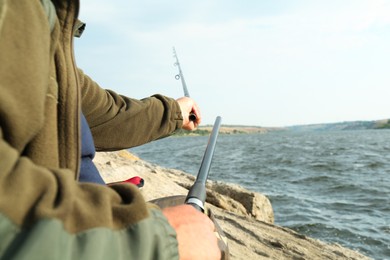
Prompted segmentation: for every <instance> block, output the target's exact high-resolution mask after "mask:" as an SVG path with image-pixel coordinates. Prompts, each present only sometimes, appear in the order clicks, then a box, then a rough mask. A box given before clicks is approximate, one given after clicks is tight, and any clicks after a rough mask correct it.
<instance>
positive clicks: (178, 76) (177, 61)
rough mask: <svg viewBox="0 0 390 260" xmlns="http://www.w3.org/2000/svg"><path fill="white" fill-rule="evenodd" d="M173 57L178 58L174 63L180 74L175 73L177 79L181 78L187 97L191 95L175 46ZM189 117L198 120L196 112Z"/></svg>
mask: <svg viewBox="0 0 390 260" xmlns="http://www.w3.org/2000/svg"><path fill="white" fill-rule="evenodd" d="M173 57H174V58H175V59H176V62H175V64H174V65H175V66H177V67H178V69H179V74H176V75H175V79H176V80H179V79H180V80H181V85H182V87H183V92H184V96H185V97H190V93H189V92H188V88H187V84H186V82H185V80H184V76H183V72H182V71H181V67H180V62H179V58H178V57H177V53H176V50H175V47H173ZM189 119H190V121H195V120H196V115H195V114H194V113H190V116H189Z"/></svg>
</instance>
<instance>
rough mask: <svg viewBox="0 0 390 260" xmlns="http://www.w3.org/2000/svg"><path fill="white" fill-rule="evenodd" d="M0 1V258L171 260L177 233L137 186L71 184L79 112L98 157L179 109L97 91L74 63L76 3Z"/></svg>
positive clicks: (172, 118)
mask: <svg viewBox="0 0 390 260" xmlns="http://www.w3.org/2000/svg"><path fill="white" fill-rule="evenodd" d="M52 2H53V3H54V6H55V9H54V8H52V10H55V12H54V13H56V15H57V17H58V20H56V23H55V26H54V29H52V30H51V28H50V25H49V20H48V12H47V11H46V12H45V11H44V9H43V6H42V3H41V1H40V0H0V259H177V258H178V251H177V250H178V249H177V240H176V234H175V232H174V230H173V229H172V227H171V226H169V224H168V222H167V220H166V218H165V217H164V216H163V215H162V213H161V211H159V210H157V209H152V208H151V207H149V206H148V205H147V203H145V201H144V199H143V197H142V196H141V194H140V192H139V191H138V189H137V188H135V186H134V187H133V186H130V185H116V186H111V187H110V188H109V187H105V186H101V185H95V184H88V183H84V184H81V183H78V182H77V178H78V168H79V163H80V113H81V111H83V113H84V114H85V116H86V118H87V120H88V122H89V125H90V127H91V131H92V134H93V137H94V141H95V144H96V147H97V149H98V150H115V149H122V148H127V147H131V146H135V145H140V144H143V143H145V142H148V141H151V140H154V139H158V138H161V137H163V136H166V135H169V134H170V133H172V132H173V131H174V130H175V129H177V128H179V127H181V126H182V117H181V113H180V108H179V106H178V104H177V102H176V101H175V100H173V99H170V98H166V97H164V96H161V95H156V96H154V97H150V98H147V99H144V100H141V101H138V100H133V99H129V98H126V97H123V96H120V95H118V94H116V93H114V92H112V91H106V90H103V89H101V88H100V87H99V86H98V85H97V84H96V83H94V82H93V81H92V80H91V79H90V78H88V77H87V76H86V75H84V74H83V72H82V71H81V70H79V69H78V68H77V67H76V65H75V61H74V56H73V32H74V30H75V24H76V21H77V15H78V10H79V2H78V1H77V0H53V1H52Z"/></svg>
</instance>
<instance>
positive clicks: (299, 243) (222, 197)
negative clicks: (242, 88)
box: [94, 151, 370, 260]
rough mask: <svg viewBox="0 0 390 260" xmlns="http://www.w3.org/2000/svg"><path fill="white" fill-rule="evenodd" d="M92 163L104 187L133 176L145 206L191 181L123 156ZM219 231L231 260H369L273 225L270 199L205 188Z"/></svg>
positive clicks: (233, 188)
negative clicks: (138, 179) (138, 181)
mask: <svg viewBox="0 0 390 260" xmlns="http://www.w3.org/2000/svg"><path fill="white" fill-rule="evenodd" d="M94 162H95V164H96V166H97V167H98V169H99V170H100V172H101V174H102V177H103V179H104V180H105V181H106V182H107V183H111V182H118V181H123V180H126V179H129V178H131V177H134V176H140V177H141V178H143V179H144V180H145V185H144V187H143V188H142V189H141V192H142V194H143V196H144V197H145V199H146V200H147V201H150V200H153V199H158V198H162V197H167V196H173V195H186V194H187V193H188V189H189V188H190V187H191V186H192V184H193V183H194V180H195V177H194V176H192V175H190V174H187V173H184V172H182V171H179V170H175V169H166V168H163V167H160V166H158V165H155V164H152V163H148V162H146V161H143V160H141V159H139V158H137V157H135V156H133V155H131V154H130V153H128V152H126V151H119V152H110V153H102V152H101V153H97V154H96V157H95V159H94ZM206 206H207V207H208V208H210V209H211V210H212V212H213V214H214V216H215V218H216V219H217V221H218V223H219V225H220V226H221V227H222V229H223V230H224V232H225V234H226V236H227V238H228V243H229V251H230V256H231V259H245V260H249V259H250V260H251V259H370V258H368V257H366V256H364V255H362V254H360V253H358V252H355V251H353V250H350V249H347V248H344V247H341V246H340V245H337V244H328V243H324V242H321V241H319V240H316V239H313V238H309V237H307V236H304V235H302V234H299V233H296V232H295V231H293V230H290V229H287V228H283V227H279V226H276V225H274V224H273V223H274V213H273V209H272V205H271V203H270V201H269V199H268V198H267V197H266V196H264V195H262V194H259V193H256V192H252V191H248V190H246V189H244V188H243V187H240V186H239V185H236V184H227V183H223V182H212V181H208V183H207V204H206Z"/></svg>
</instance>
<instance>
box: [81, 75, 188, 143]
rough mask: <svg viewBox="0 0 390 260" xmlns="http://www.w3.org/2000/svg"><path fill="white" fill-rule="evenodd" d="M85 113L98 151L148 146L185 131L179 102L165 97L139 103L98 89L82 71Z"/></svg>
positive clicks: (83, 107)
mask: <svg viewBox="0 0 390 260" xmlns="http://www.w3.org/2000/svg"><path fill="white" fill-rule="evenodd" d="M79 79H80V82H81V86H82V110H83V113H84V115H85V116H86V118H87V121H88V123H89V126H90V128H91V132H92V135H93V137H94V142H95V146H96V149H97V150H98V151H102V150H105V151H108V150H118V149H124V148H130V147H134V146H138V145H141V144H145V143H147V142H150V141H153V140H156V139H159V138H162V137H165V136H168V135H170V134H171V133H172V132H173V131H175V130H176V129H178V128H181V126H182V124H183V118H182V115H181V110H180V107H179V104H178V103H177V102H176V100H174V99H172V98H168V97H165V96H162V95H154V96H152V97H149V98H145V99H141V100H137V99H132V98H128V97H125V96H122V95H119V94H117V93H115V92H114V91H111V90H105V89H102V88H100V87H99V86H98V84H97V83H95V82H94V81H93V80H92V79H90V78H89V77H88V76H87V75H85V74H84V73H83V72H82V71H81V70H79Z"/></svg>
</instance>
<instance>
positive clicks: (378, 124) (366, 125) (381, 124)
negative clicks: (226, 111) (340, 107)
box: [175, 119, 390, 136]
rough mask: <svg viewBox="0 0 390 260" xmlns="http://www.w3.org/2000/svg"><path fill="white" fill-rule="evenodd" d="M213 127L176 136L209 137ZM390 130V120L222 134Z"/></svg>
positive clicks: (229, 129)
mask: <svg viewBox="0 0 390 260" xmlns="http://www.w3.org/2000/svg"><path fill="white" fill-rule="evenodd" d="M211 129H212V125H205V126H199V127H198V129H196V130H195V131H186V130H178V131H177V132H176V133H175V135H176V136H187V135H209V134H210V133H211ZM369 129H390V119H382V120H373V121H348V122H338V123H325V124H308V125H294V126H286V127H262V126H245V125H222V126H221V128H220V131H219V132H220V133H221V134H265V133H269V132H275V131H295V132H297V131H299V132H301V131H337V130H369Z"/></svg>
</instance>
